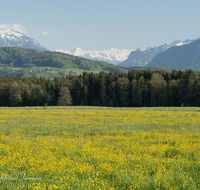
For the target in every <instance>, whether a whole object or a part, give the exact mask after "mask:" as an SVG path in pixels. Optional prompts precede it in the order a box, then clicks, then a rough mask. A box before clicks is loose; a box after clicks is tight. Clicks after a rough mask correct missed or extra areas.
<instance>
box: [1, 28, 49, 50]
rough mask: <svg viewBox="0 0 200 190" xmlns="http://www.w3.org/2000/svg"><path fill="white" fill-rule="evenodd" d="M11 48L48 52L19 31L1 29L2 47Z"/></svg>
mask: <svg viewBox="0 0 200 190" xmlns="http://www.w3.org/2000/svg"><path fill="white" fill-rule="evenodd" d="M11 46H16V47H23V48H28V49H37V50H39V51H47V49H46V48H44V47H42V46H41V45H40V44H39V43H38V42H37V41H35V40H34V39H32V38H29V37H27V36H25V35H24V34H22V33H20V32H18V31H15V30H13V29H11V28H0V47H11Z"/></svg>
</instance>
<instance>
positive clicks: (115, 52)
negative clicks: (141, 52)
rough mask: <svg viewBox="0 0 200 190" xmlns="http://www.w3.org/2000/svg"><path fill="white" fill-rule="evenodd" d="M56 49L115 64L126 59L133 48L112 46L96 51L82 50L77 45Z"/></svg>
mask: <svg viewBox="0 0 200 190" xmlns="http://www.w3.org/2000/svg"><path fill="white" fill-rule="evenodd" d="M56 51H57V52H62V53H67V54H71V55H75V56H79V57H84V58H87V59H93V60H99V61H106V62H109V63H112V64H115V65H116V64H118V63H120V62H122V61H124V60H125V59H127V58H128V56H129V54H130V52H131V51H133V50H128V49H117V48H112V49H107V50H102V51H97V50H89V51H84V50H82V49H80V48H78V47H77V48H75V49H73V50H71V51H70V50H63V49H59V50H56Z"/></svg>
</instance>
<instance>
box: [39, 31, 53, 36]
mask: <svg viewBox="0 0 200 190" xmlns="http://www.w3.org/2000/svg"><path fill="white" fill-rule="evenodd" d="M42 35H44V36H48V35H54V33H49V32H47V31H44V32H42Z"/></svg>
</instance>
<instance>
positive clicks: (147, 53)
mask: <svg viewBox="0 0 200 190" xmlns="http://www.w3.org/2000/svg"><path fill="white" fill-rule="evenodd" d="M198 39H199V38H197V39H194V40H185V41H181V40H177V41H174V42H172V43H171V44H170V45H167V44H164V45H161V46H158V47H154V48H150V47H148V48H146V49H144V50H140V49H137V50H134V51H132V52H131V53H130V55H129V56H128V58H127V59H126V60H124V61H122V62H121V63H119V64H118V65H119V66H123V67H133V66H134V67H137V66H140V67H141V66H145V65H147V64H148V63H149V62H150V61H151V60H152V59H153V58H154V57H155V56H156V55H158V54H159V53H161V52H164V51H166V50H167V49H169V48H170V47H173V46H182V45H187V44H190V43H192V42H194V41H196V40H198Z"/></svg>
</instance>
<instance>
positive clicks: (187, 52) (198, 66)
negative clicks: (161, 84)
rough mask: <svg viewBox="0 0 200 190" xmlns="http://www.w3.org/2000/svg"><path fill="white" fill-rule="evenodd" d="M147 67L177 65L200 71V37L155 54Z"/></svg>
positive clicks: (184, 68) (181, 67)
mask: <svg viewBox="0 0 200 190" xmlns="http://www.w3.org/2000/svg"><path fill="white" fill-rule="evenodd" d="M146 66H147V67H151V66H158V67H166V66H167V67H172V66H173V67H177V68H180V69H183V70H186V69H192V70H196V71H200V39H198V40H196V41H193V42H192V43H189V44H187V45H183V46H173V47H171V48H169V49H168V50H166V51H164V52H162V53H160V54H158V55H157V56H155V57H154V58H153V59H152V60H151V62H150V63H149V64H147V65H146Z"/></svg>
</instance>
